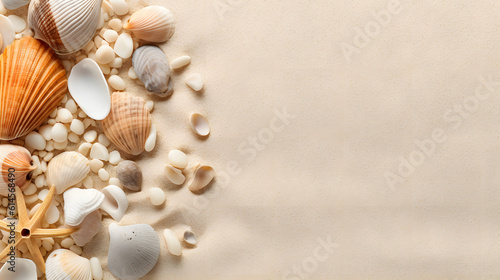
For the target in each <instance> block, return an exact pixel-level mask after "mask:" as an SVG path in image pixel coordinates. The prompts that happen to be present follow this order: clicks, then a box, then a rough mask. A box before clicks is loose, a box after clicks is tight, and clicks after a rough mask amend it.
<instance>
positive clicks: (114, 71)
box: [109, 68, 118, 75]
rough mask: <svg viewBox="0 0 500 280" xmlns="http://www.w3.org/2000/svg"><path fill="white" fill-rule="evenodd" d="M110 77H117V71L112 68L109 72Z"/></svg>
mask: <svg viewBox="0 0 500 280" xmlns="http://www.w3.org/2000/svg"><path fill="white" fill-rule="evenodd" d="M109 74H110V75H118V69H116V68H113V69H111V72H109Z"/></svg>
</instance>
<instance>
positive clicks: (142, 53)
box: [132, 45, 173, 96]
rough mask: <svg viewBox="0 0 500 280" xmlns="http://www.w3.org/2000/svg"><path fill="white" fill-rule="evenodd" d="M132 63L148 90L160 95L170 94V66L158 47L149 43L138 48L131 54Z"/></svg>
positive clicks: (171, 88) (171, 89)
mask: <svg viewBox="0 0 500 280" xmlns="http://www.w3.org/2000/svg"><path fill="white" fill-rule="evenodd" d="M132 65H133V67H134V72H135V73H136V74H137V77H138V78H139V79H140V80H141V82H143V83H144V86H145V87H146V89H147V90H148V91H150V92H154V93H156V94H158V95H160V96H168V95H170V94H172V91H173V85H172V79H170V66H169V65H168V60H167V56H166V55H165V53H164V52H163V51H162V50H161V49H160V48H158V47H157V46H151V45H147V46H142V47H140V48H138V49H137V50H136V51H135V52H134V55H133V56H132Z"/></svg>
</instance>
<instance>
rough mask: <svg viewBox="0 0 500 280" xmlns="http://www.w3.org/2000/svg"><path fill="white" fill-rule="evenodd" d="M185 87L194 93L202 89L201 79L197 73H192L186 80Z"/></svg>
mask: <svg viewBox="0 0 500 280" xmlns="http://www.w3.org/2000/svg"><path fill="white" fill-rule="evenodd" d="M186 85H187V86H188V87H190V88H191V89H193V90H194V91H200V90H202V89H203V78H202V77H201V75H200V74H198V73H193V74H191V75H189V76H188V77H187V78H186Z"/></svg>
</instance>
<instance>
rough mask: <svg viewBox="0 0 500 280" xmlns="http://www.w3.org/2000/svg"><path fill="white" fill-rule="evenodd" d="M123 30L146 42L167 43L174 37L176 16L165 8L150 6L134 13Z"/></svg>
mask: <svg viewBox="0 0 500 280" xmlns="http://www.w3.org/2000/svg"><path fill="white" fill-rule="evenodd" d="M123 28H125V29H128V30H130V31H132V33H134V35H135V36H136V37H137V38H139V39H142V40H144V41H148V42H152V43H161V42H165V41H167V40H168V39H170V38H171V37H172V35H174V31H175V21H174V15H173V14H172V13H171V12H170V11H169V10H168V9H167V8H165V7H162V6H148V7H146V8H143V9H141V10H139V11H137V12H135V13H133V14H132V16H131V17H130V19H129V20H128V21H127V22H126V23H125V25H124V26H123Z"/></svg>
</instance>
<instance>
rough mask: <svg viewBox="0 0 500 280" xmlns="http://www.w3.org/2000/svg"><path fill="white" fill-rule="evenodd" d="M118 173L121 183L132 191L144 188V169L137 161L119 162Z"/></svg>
mask: <svg viewBox="0 0 500 280" xmlns="http://www.w3.org/2000/svg"><path fill="white" fill-rule="evenodd" d="M116 175H117V177H118V180H120V183H121V184H122V185H123V186H124V187H125V188H127V189H129V190H131V191H136V192H137V191H140V190H141V188H142V170H141V168H140V167H139V165H137V163H135V162H133V161H131V160H124V161H122V162H120V164H118V167H117V169H116Z"/></svg>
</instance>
